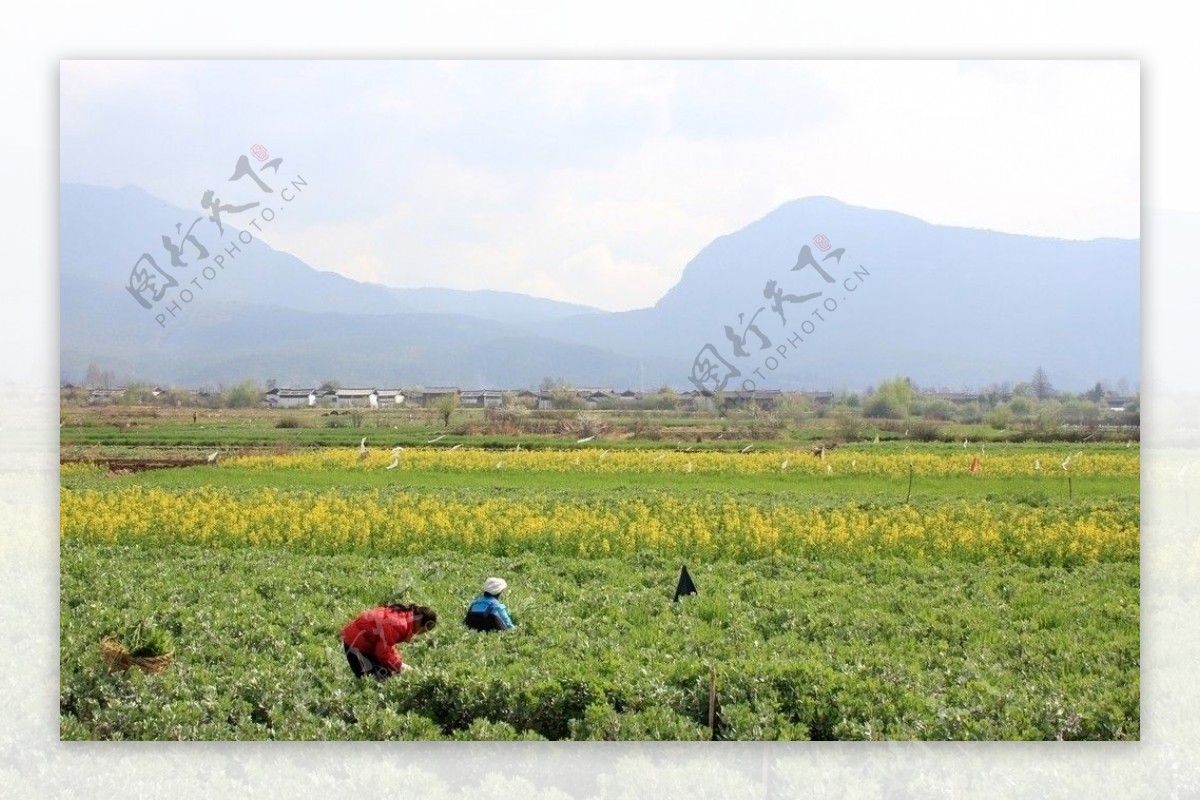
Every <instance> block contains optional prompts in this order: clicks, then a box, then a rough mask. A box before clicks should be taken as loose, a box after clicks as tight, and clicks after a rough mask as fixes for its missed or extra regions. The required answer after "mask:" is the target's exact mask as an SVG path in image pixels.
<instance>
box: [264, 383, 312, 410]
mask: <svg viewBox="0 0 1200 801" xmlns="http://www.w3.org/2000/svg"><path fill="white" fill-rule="evenodd" d="M317 394H318V391H317V390H316V389H296V388H294V387H272V388H271V389H269V390H267V391H266V392H265V393H263V396H264V398H265V399H266V401H267V406H269V407H271V408H272V409H296V408H299V407H301V406H316V405H317Z"/></svg>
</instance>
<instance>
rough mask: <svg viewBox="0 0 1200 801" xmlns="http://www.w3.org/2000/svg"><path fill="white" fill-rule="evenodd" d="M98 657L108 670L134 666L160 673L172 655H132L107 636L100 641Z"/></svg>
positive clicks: (125, 668) (145, 670) (169, 661)
mask: <svg viewBox="0 0 1200 801" xmlns="http://www.w3.org/2000/svg"><path fill="white" fill-rule="evenodd" d="M100 658H101V659H103V660H104V665H105V667H107V668H108V669H109V670H129V668H131V667H135V666H136V667H137V668H138V669H139V670H141V671H142V672H143V673H162V672H163V671H164V670H166V669H167V668H169V667H170V666H171V661H172V658H173V657H172V655H171V654H159V655H158V656H133V655H131V654H130V653H129V649H128V648H126V647H125V646H124V645H121V643H119V642H117V641H116V640H114V639H112V638H111V637H108V638H105V639H103V640H101V641H100Z"/></svg>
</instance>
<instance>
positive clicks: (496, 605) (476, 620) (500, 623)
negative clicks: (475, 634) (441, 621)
mask: <svg viewBox="0 0 1200 801" xmlns="http://www.w3.org/2000/svg"><path fill="white" fill-rule="evenodd" d="M506 589H508V582H507V581H505V580H504V579H502V578H496V577H494V576H493V577H492V578H489V579H488V580H487V581H485V582H483V593H482V594H481V595H480V596H479V597H478V598H476V599H475V600H474V601H472V602H471V606H470V607H469V608H468V609H467V616H466V617H465V618H463V623H464V624H466V626H467V628H471V629H475V630H476V631H507V630H509V629H515V628H516V627H517V624H516V623H513V622H512V618H511V617H509V615H508V609H507V608H506V607H505V606H504V604H503V603H501V602H500V593H502V592H504V591H505V590H506Z"/></svg>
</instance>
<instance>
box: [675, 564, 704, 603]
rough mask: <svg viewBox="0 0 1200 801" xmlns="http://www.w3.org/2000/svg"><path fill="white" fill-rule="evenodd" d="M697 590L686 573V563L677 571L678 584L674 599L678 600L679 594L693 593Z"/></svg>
mask: <svg viewBox="0 0 1200 801" xmlns="http://www.w3.org/2000/svg"><path fill="white" fill-rule="evenodd" d="M697 592H699V590H697V589H696V585H695V584H693V583H692V577H691V576H690V575H688V572H687V565H684V566H683V568H682V569H681V570H680V571H679V586H677V587H676V588H675V600H676V601H678V600H679V596H681V595H695V594H696V593H697Z"/></svg>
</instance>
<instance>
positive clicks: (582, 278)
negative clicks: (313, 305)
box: [59, 59, 1141, 311]
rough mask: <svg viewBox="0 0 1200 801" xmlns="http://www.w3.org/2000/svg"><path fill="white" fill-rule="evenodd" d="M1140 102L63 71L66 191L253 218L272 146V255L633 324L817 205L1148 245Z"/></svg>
mask: <svg viewBox="0 0 1200 801" xmlns="http://www.w3.org/2000/svg"><path fill="white" fill-rule="evenodd" d="M1140 80H1141V74H1140V65H1139V62H1138V61H1137V60H1132V59H1130V60H1105V61H1082V60H1054V61H1049V60H1044V61H1033V60H1003V61H954V60H928V61H922V60H916V61H912V60H904V61H885V60H834V61H802V60H728V59H725V60H722V59H705V60H690V61H686V60H629V59H626V60H621V59H610V60H585V59H570V60H534V59H509V60H483V59H479V60H476V59H472V60H458V61H447V60H422V59H413V60H371V61H354V60H279V61H274V60H254V61H238V60H207V61H186V60H184V61H176V60H171V61H163V60H139V61H118V60H64V61H62V62H61V64H60V70H59V81H60V84H59V90H60V94H59V126H60V150H59V178H60V181H62V182H65V183H85V184H94V185H101V186H112V187H121V186H125V185H129V184H132V185H136V186H139V187H141V188H143V189H145V190H146V191H148V192H150V193H151V194H153V195H156V196H158V197H160V198H162V199H164V200H167V201H169V202H171V203H174V204H176V205H179V206H182V207H185V208H194V209H200V202H201V198H202V196H203V194H204V192H205V191H206V190H209V189H213V190H214V192H215V193H216V196H217V197H218V198H219V199H220V201H221V202H222V203H226V204H240V203H248V202H251V201H253V200H259V199H261V198H262V197H263V195H262V193H261V191H260V190H259V189H258V188H257V187H255V186H254V185H253V184H252V183H251V182H250V181H251V179H249V177H248V176H243V177H241V178H239V179H238V180H237V181H234V182H232V183H231V182H229V181H228V179H229V178H230V176H231V175H233V174H234V168H235V165H236V162H237V159H238V157H239V156H241V155H244V154H245V155H249V154H250V153H251V148H252V147H253V146H254V145H261V146H262V148H264V149H265V150H266V152H267V154H269V156H264V160H263V162H260V161H258V160H255V159H253V158H251V159H249V163H251V164H253V166H254V167H255V168H256V169H264V168H263V167H260V164H263V163H266V161H268V160H269V159H275V158H280V159H282V161H281V162H280V163H279V164H278V167H277V171H276V172H271V171H269V170H268V171H265V172H261V173H260V175H261V176H262V177H263V179H264V183H267V185H270V183H271V182H272V181H275V182H277V184H276V185H277V186H280V185H283V184H286V183H288V182H290V181H293V180H295V179H296V178H300V179H301V180H302V181H303V184H302V186H303V189H302V193H301V194H300V195H298V196H296V199H295V202H291V203H288V204H287V205H286V208H284V207H283V206H280V208H281V212H280V214H279V215H278V216H277V217H276V218H275V219H274V220H272V221H271V223H270V225H269V226H267V225H265V224H264V225H263V227H262V229H261V230H260V231H259V232H257V236H258V237H259V238H261V239H263V240H264V241H265V242H267V244H269V245H271V246H272V247H274V248H276V249H278V250H283V251H286V252H289V253H292V254H294V255H296V256H298V257H299V258H301V259H302V260H304V261H305V262H307V263H308V264H310V265H311V266H313V267H315V268H317V269H321V270H331V271H335V272H338V273H341V274H343V275H346V276H348V277H351V278H354V279H358V280H362V281H370V282H375V283H380V284H386V285H389V286H394V287H423V286H439V287H448V288H454V289H493V290H507V291H512V292H520V293H523V294H528V295H533V296H537V297H545V298H551V299H554V300H561V301H568V302H573V303H583V304H587V305H591V306H596V307H599V308H602V309H605V310H610V311H618V310H626V309H634V308H643V307H647V306H651V305H653V304H654V303H655V302H656V301H658V300H659V299H660V298H661V297H662V296H663V295H664V294H665V293H666V292H667V291H668V290H669V289H670V288H671V287H672V286H674V285H675V284H676V283H677V282H678V281H679V279H680V276H681V275H682V273H683V270H684V268H685V267H686V265H687V263H688V262H689V261H690V260H691V259H692V258H693V257H694V256H695V255H696V254H697V253H698V252H699V251H700V250H701V249H702V248H703V247H704V246H705V245H707V244H708V243H710V242H711V241H713V240H714V239H716V238H717V237H719V236H722V235H724V234H728V233H732V232H734V231H737V230H739V229H741V228H743V227H745V226H746V225H749V224H750V223H752V222H754V221H755V220H758V219H760V218H761V217H763V216H765V215H766V214H768V213H769V212H771V211H772V210H774V209H775V208H777V207H778V206H780V205H781V204H783V203H785V202H787V201H789V200H793V199H796V198H801V197H808V196H814V195H827V196H832V197H836V198H838V199H839V200H842V201H844V202H846V203H850V204H852V205H858V206H865V207H869V208H877V209H888V210H893V211H899V212H903V213H906V214H910V215H912V216H915V217H919V218H921V219H923V220H926V221H928V222H932V223H936V224H943V225H956V226H966V227H972V228H986V229H991V230H997V231H1004V232H1008V233H1020V234H1029V235H1035V236H1049V237H1061V238H1068V239H1091V238H1096V237H1122V238H1137V237H1139V236H1140V230H1139V219H1140V203H1141V198H1140V184H1141V170H1140V148H1141V142H1140V130H1141V127H1140V126H1141V114H1140V103H1141V97H1140ZM261 152H262V151H260V153H261ZM283 211H286V213H283ZM228 218H233V215H229V217H227V219H228ZM244 219H245V218H234V224H238V223H239V222H242V221H243V220H244ZM243 227H244V225H243Z"/></svg>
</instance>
